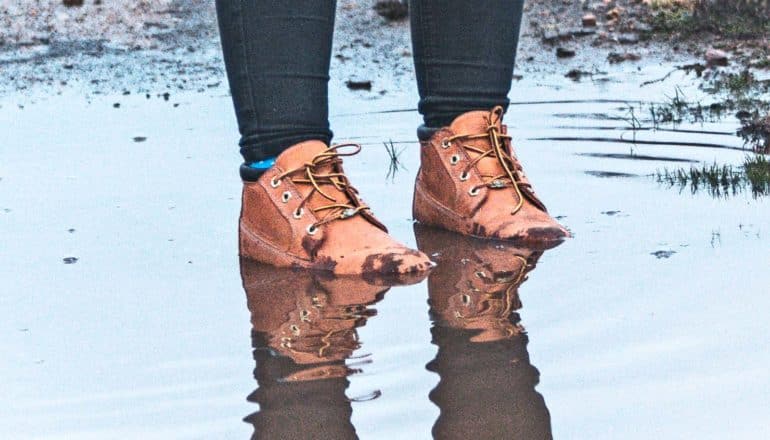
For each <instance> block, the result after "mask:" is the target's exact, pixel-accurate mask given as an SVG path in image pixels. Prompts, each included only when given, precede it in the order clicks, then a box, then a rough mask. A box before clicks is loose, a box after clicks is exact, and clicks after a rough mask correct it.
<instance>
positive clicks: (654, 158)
mask: <svg viewBox="0 0 770 440" xmlns="http://www.w3.org/2000/svg"><path fill="white" fill-rule="evenodd" d="M575 156H583V157H598V158H600V159H625V160H641V161H653V162H682V163H698V161H697V160H692V159H682V158H679V157H666V156H649V155H644V154H628V153H575Z"/></svg>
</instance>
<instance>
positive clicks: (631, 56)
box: [607, 52, 642, 64]
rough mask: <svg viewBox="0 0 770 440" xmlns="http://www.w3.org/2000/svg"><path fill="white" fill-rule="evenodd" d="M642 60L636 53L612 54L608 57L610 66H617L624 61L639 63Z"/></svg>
mask: <svg viewBox="0 0 770 440" xmlns="http://www.w3.org/2000/svg"><path fill="white" fill-rule="evenodd" d="M640 59H642V57H641V56H640V55H637V54H635V53H629V52H626V53H617V52H612V53H610V54H609V55H607V61H609V62H610V64H617V63H622V62H624V61H639V60H640Z"/></svg>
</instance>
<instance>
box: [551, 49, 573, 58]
mask: <svg viewBox="0 0 770 440" xmlns="http://www.w3.org/2000/svg"><path fill="white" fill-rule="evenodd" d="M574 56H575V51H574V50H572V49H567V48H566V47H557V48H556V58H572V57H574Z"/></svg>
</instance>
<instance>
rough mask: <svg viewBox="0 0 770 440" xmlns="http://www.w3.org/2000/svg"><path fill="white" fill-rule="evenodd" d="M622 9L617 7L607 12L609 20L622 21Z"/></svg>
mask: <svg viewBox="0 0 770 440" xmlns="http://www.w3.org/2000/svg"><path fill="white" fill-rule="evenodd" d="M622 12H623V10H622V9H620V8H618V7H615V8H612V9H610V10H609V11H607V20H620V15H621V13H622Z"/></svg>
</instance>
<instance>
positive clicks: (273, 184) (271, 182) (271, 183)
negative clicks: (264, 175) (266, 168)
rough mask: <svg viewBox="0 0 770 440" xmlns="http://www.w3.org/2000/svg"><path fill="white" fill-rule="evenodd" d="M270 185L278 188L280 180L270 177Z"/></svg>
mask: <svg viewBox="0 0 770 440" xmlns="http://www.w3.org/2000/svg"><path fill="white" fill-rule="evenodd" d="M270 186H272V187H273V188H278V187H279V186H281V181H280V180H276V179H275V177H273V178H272V179H270Z"/></svg>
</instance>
